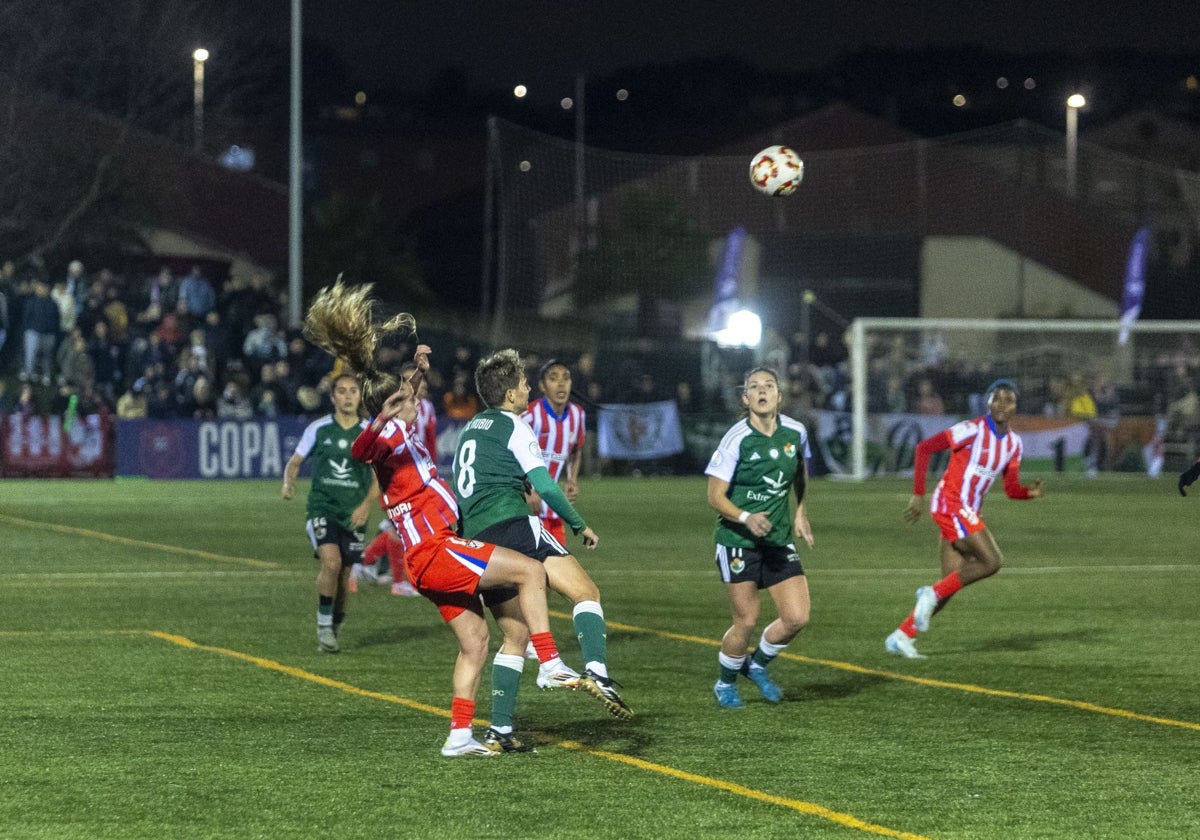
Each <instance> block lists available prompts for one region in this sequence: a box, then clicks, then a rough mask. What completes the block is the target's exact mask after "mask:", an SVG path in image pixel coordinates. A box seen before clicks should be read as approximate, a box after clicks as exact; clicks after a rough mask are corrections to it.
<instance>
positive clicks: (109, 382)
mask: <svg viewBox="0 0 1200 840" xmlns="http://www.w3.org/2000/svg"><path fill="white" fill-rule="evenodd" d="M87 352H88V356H89V357H91V360H92V370H93V371H94V374H95V382H96V388H97V390H99V391H100V392H101V393H102V394H103V395H104V396H105V398H107V399H109V400H111V399H113V397H114V395H115V394H116V392H117V387H118V385H119V384H120V382H121V375H122V371H123V370H124V360H123V359H122V358H121V348H120V346H119V345H117V344H115V343H113V342H112V341H110V340H109V330H108V322H107V321H104V320H100V321H97V322H96V323H95V324H94V325H93V326H92V335H91V338H89V339H88V343H87Z"/></svg>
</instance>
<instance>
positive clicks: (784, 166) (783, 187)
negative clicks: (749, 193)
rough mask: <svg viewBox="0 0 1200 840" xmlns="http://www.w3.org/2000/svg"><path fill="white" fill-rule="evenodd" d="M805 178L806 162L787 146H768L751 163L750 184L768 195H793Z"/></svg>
mask: <svg viewBox="0 0 1200 840" xmlns="http://www.w3.org/2000/svg"><path fill="white" fill-rule="evenodd" d="M803 177H804V161H802V160H801V159H800V155H798V154H796V153H795V152H794V151H793V150H791V149H789V148H788V147H787V146H767V148H765V149H763V150H762V151H761V152H759V153H758V154H756V155H755V156H754V159H753V160H751V161H750V183H751V184H753V185H754V188H755V189H756V190H758V191H759V192H761V193H764V194H766V195H791V194H792V193H794V192H795V191H796V187H798V186H800V179H802V178H803Z"/></svg>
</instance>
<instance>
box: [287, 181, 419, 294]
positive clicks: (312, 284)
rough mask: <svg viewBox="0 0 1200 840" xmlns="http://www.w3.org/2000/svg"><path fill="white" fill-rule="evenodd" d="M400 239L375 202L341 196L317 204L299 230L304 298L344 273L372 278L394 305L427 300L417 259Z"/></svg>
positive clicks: (348, 278) (354, 277)
mask: <svg viewBox="0 0 1200 840" xmlns="http://www.w3.org/2000/svg"><path fill="white" fill-rule="evenodd" d="M400 241H402V240H401V238H400V237H398V236H397V235H396V232H395V231H394V230H393V229H392V227H391V225H390V224H389V221H388V217H387V216H386V215H385V214H384V212H383V211H382V209H381V208H380V207H379V205H378V204H377V203H373V204H366V205H363V204H355V203H352V202H351V201H349V200H348V199H347V198H346V197H345V196H342V195H334V196H331V197H330V198H327V199H325V200H323V201H321V202H319V203H317V204H316V205H315V206H314V207H313V208H312V211H311V215H310V218H309V220H308V225H307V226H306V233H305V242H304V251H305V259H304V284H305V287H306V288H305V290H304V292H305V297H311V296H312V295H313V294H314V293H315V292H316V291H317V290H318V289H319V288H321V287H322V286H327V285H329V284H330V283H332V282H333V281H334V280H335V279H336V278H337V277H338V275H339V274H344V275H345V278H346V281H347V282H350V283H374V284H375V287H376V291H377V292H378V294H379V295H380V297H381V298H383V300H385V301H387V302H389V303H393V304H395V305H396V306H397V307H398V308H399V309H402V310H407V311H411V309H412V308H413V307H417V306H418V305H420V304H424V303H428V302H429V301H430V300H431V299H432V297H433V296H432V294H431V293H430V290H429V287H428V286H427V285H426V284H425V281H424V280H423V279H422V277H421V271H420V268H419V266H418V263H417V260H416V258H415V257H414V256H413V255H412V251H411V248H408V247H401V246H399V245H397V244H396V243H397V242H400Z"/></svg>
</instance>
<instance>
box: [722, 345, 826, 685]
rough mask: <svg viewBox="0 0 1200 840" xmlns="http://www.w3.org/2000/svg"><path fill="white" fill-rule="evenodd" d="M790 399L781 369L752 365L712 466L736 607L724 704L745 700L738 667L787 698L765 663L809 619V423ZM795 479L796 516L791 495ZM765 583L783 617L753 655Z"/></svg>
mask: <svg viewBox="0 0 1200 840" xmlns="http://www.w3.org/2000/svg"><path fill="white" fill-rule="evenodd" d="M782 402H783V394H782V393H781V391H780V388H779V377H778V375H777V374H776V373H775V371H773V370H771V369H770V368H762V367H760V368H755V369H754V370H752V371H750V372H749V373H748V374H747V375H746V380H745V383H744V385H743V389H742V405H743V406H745V408H746V411H747V415H746V416H745V417H744V418H742V419H741V420H739V421H738V422H736V423H734V424H733V425H732V426H731V427H730V428H729V431H727V432H726V433H725V436H724V437H722V438H721V443H720V445H718V446H717V449H716V451H715V452H713V455H712V458H711V459H710V460H709V462H708V467H707V468H706V469H705V471H704V472H705V474H706V475H707V476H708V504H709V505H710V506H711V507H712V508H713V509H714V510H715V511H716V512H717V514H718V519H717V527H716V533H715V542H716V559H717V569H718V570H719V571H720V573H721V580H723V581H724V582H725V591H726V593H727V594H728V595H729V605H730V612H731V613H732V616H733V624H732V625H731V626H730V627H729V629H728V630H726V631H725V636H724V637H723V638H722V639H721V650H720V653H718V654H717V662H718V665H719V667H720V675H719V676H718V678H717V682H716V684H715V685H714V686H713V693H714V694H716V696H717V702H718V703H719V704H720V705H721V707H722V708H725V709H740V708H743V707H744V705H745V704H744V703H743V702H742V698H741V696H740V695H739V694H738V689H737V685H736V682H737V678H738V675H739V674H744V675H745V676H747V677H749V678H750V680H751V681H752V682H753V683H754V684H755V685H756V686H758V689H759V691H760V692H762V696H763V697H764V698H765V699H766V700H768V701H770V702H772V703H778V702H779V701H780V700H782V699H783V690H782V689H781V688H780V687H779V686H778V685H777V684H776V683H775V682H774V681H773V680H772V679H771V677H770V675H769V674H768V673H767V665H769V664H770V663H771V660H773V659H774V658H775V657H777V656H778V655H779V654H780V653H781V652H782V651H783V649H784V648H785V647H786V646H787V644H788V642H790V641H791V640H792V639H794V638H795V637H796V634H797V633H799V632H800V631H801V630H802V629H804V626H805V625H806V624H808V616H809V595H808V579H807V578H806V577H805V576H804V567H803V566H801V565H800V558H799V556H798V555H797V553H796V545H795V537H802V538H803V539H804V541H805V543H807V545H808V547H809V548H812V545H813V536H812V528H811V527H810V526H809V524H808V514H807V513H806V511H805V491H806V489H807V486H808V467H807V464H806V460H805V459H806V458H808V456H809V449H808V431H807V430H806V429H805V428H804V424H803V423H801V422H799V421H798V420H793V419H792V418H791V417H788V416H787V415H785V414H781V413H780V411H779V409H780V405H781V404H782ZM793 489H794V490H795V492H796V513H795V516H794V517H793V515H792V513H791V511H790V504H789V499H788V493H789V491H791V490H793ZM760 589H765V590H767V592H769V593H770V595H771V599H772V600H773V601H774V602H775V610H776V612H777V613H778V617H777V618H776V619H775V620H774V621H772V622H771V623H770V624H768V625H767V626H766V627H765V628H764V629H763V631H762V636H761V637H760V638H759V640H758V647H757V648H756V649H755V651H754V655H753V656H752V657H747V655H746V653H747V650H748V648H749V645H750V637H751V634H752V633H753V632H754V627H755V625H756V623H757V622H758V610H759V596H758V592H759V590H760Z"/></svg>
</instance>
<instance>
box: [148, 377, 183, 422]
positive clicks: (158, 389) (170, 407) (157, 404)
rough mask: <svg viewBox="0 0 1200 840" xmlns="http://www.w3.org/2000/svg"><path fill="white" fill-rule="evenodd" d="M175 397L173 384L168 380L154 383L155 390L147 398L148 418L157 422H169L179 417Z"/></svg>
mask: <svg viewBox="0 0 1200 840" xmlns="http://www.w3.org/2000/svg"><path fill="white" fill-rule="evenodd" d="M177 408H178V406H177V404H176V402H175V395H174V393H172V391H171V384H170V383H169V382H167V380H166V379H161V380H158V381H157V382H155V383H154V390H153V391H151V392H150V394H149V396H148V397H147V398H146V416H147V417H151V418H153V419H155V420H169V419H171V418H172V417H178V416H179V414H178V411H177Z"/></svg>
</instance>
